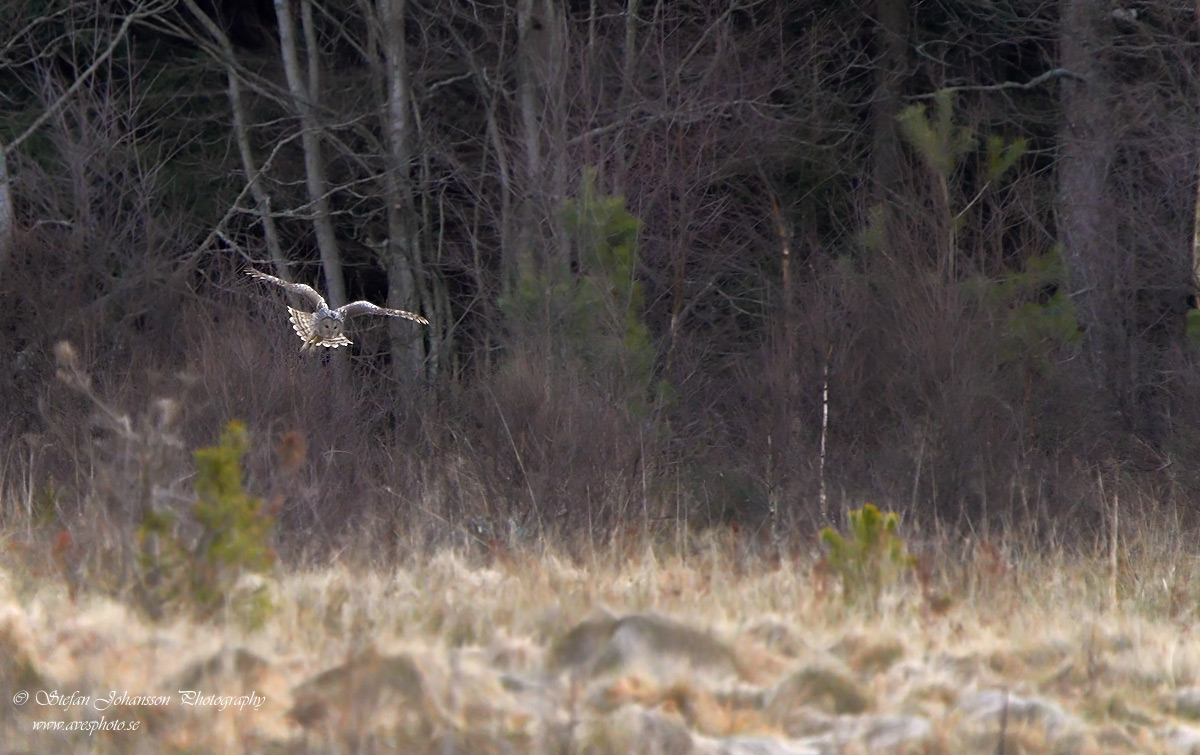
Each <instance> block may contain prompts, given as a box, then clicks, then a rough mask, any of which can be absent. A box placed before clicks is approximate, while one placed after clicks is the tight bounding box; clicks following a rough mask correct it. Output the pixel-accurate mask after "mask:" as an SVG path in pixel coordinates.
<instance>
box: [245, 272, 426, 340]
mask: <svg viewBox="0 0 1200 755" xmlns="http://www.w3.org/2000/svg"><path fill="white" fill-rule="evenodd" d="M246 275H249V276H251V277H253V278H258V279H259V280H264V281H267V282H268V283H274V284H275V285H276V286H281V287H282V288H284V289H286V290H288V291H291V292H292V293H293V294H301V295H302V296H305V297H307V298H308V300H309V301H311V302H312V303H313V304H314V305H316V308H317V311H316V312H303V311H301V310H299V309H293V308H292V307H288V312H291V313H292V329H293V330H295V331H296V335H298V336H300V340H302V341H304V344H303V345H302V346H301V347H300V351H301V352H303V351H305V350H307V349H313V348H315V347H317V346H324V347H326V348H330V349H336V348H337V347H339V346H348V345H350V344H351V343H353V342H352V341H351V340H350V339H349V338H347V337H346V335H345V333H344V331H345V329H346V318H347V317H353V316H355V315H387V316H389V317H403V318H405V319H408V320H412V321H413V322H419V323H421V324H422V325H428V324H429V321H428V320H426V319H425V318H424V317H421V316H420V315H414V314H413V313H412V312H405V311H404V310H402V309H387V308H386V307H377V306H375V305H374V304H372V303H371V302H369V301H353V302H350V303H349V304H344V305H342V306H340V307H338V308H337V309H330V308H329V305H328V304H326V303H325V297H323V296H321V295H320V294H318V293H317V292H316V290H315V289H313V288H312V286H306V285H304V284H303V283H288V282H287V281H285V280H280V279H279V278H276V277H275V276H274V275H267V274H266V273H260V272H259V271H257V270H247V271H246Z"/></svg>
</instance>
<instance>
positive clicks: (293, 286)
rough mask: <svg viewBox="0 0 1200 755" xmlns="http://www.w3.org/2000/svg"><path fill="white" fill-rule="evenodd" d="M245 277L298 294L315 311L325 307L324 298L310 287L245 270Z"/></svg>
mask: <svg viewBox="0 0 1200 755" xmlns="http://www.w3.org/2000/svg"><path fill="white" fill-rule="evenodd" d="M246 275H249V276H250V277H251V278H258V279H259V280H263V281H266V282H267V283H274V284H275V285H276V286H279V287H281V288H283V289H284V290H286V291H291V292H292V293H293V294H300V295H301V296H304V297H306V298H307V299H308V300H309V301H311V302H312V303H313V305H315V306H316V307H317V309H320V308H321V307H324V306H326V305H325V297H324V296H321V295H320V294H318V293H317V291H316V289H314V288H313V287H312V286H306V285H304V284H303V283H288V282H287V281H285V280H283V279H281V278H276V277H275V276H274V275H267V274H266V273H260V272H259V271H257V270H253V269H247V270H246Z"/></svg>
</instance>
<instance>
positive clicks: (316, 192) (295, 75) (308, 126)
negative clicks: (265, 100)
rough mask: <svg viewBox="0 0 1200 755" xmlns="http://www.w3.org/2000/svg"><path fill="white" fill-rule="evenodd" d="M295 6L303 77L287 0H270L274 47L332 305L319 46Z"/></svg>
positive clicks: (335, 281)
mask: <svg viewBox="0 0 1200 755" xmlns="http://www.w3.org/2000/svg"><path fill="white" fill-rule="evenodd" d="M300 8H301V11H300V12H301V16H302V23H303V26H304V34H305V38H306V50H305V51H306V53H307V56H306V57H307V61H306V64H307V73H308V76H307V83H306V82H305V76H304V72H303V71H302V70H301V67H300V58H299V54H298V53H297V42H296V30H295V22H294V20H293V18H292V8H291V0H275V15H276V17H277V18H278V20H279V52H280V57H281V58H282V60H283V70H284V74H285V76H286V77H287V83H288V89H289V90H290V91H291V94H292V107H293V108H294V109H295V111H296V113H297V114H298V115H299V117H300V128H301V143H302V144H303V146H304V176H305V182H306V185H307V186H308V199H309V203H310V205H311V207H312V223H313V229H314V230H315V232H316V236H317V247H318V249H319V250H320V253H321V266H322V269H323V270H324V273H325V290H326V291H327V292H328V294H329V303H330V305H331V306H334V307H337V306H340V305H342V304H345V303H346V284H345V280H344V279H343V277H342V256H341V253H340V252H339V251H338V244H337V237H336V235H335V234H334V230H333V218H332V214H331V211H330V205H329V193H330V189H329V181H328V180H327V179H326V177H325V162H324V159H323V158H322V157H321V135H322V133H323V131H322V128H321V125H320V122H319V119H318V117H317V111H318V98H319V96H320V94H319V93H320V57H319V56H320V48H319V47H318V46H317V44H316V39H315V32H314V31H313V29H312V0H300Z"/></svg>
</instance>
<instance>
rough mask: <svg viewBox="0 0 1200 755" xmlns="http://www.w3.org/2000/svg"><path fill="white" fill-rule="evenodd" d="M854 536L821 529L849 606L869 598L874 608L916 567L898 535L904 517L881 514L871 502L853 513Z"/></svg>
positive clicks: (852, 532)
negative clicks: (880, 596)
mask: <svg viewBox="0 0 1200 755" xmlns="http://www.w3.org/2000/svg"><path fill="white" fill-rule="evenodd" d="M849 519H850V533H849V536H848V537H842V536H841V535H839V534H838V533H837V532H836V531H835V530H833V528H831V527H826V528H825V529H823V530H821V540H822V541H823V542H824V543H825V545H826V547H828V548H829V553H828V555H827V556H826V559H827V562H828V567H829V570H830V571H831V572H832V573H833V574H835V575H837V576H838V578H839V579H840V580H841V583H842V596H843V597H844V598H845V600H846V602H847V603H852V602H855V601H858V600H863V599H865V600H866V601H867V602H868V603H869V604H870V605H872V606H874V605H876V603H877V602H878V599H879V595H880V593H881V592H883V589H884V588H885V587H887V586H888V585H890V584H892V583H893V582H895V581H896V580H897V579H898V578H899V577H900V576H901V575H902V574H903V573H904V572H906V571H908V570H910V569H912V568H913V567H914V566H915V565H916V558H915V557H913V556H911V555H909V554H908V553H907V552H906V550H905V547H904V541H903V540H901V539H900V537H899V536H898V535H897V534H896V528H897V527H899V526H900V515H899V514H897V513H895V512H891V511H889V512H886V513H884V512H881V511H880V510H879V509H877V508H876V507H875V506H874V504H870V503H868V504H867V505H865V506H863V507H862V508H861V509H858V510H855V511H851V512H850V514H849Z"/></svg>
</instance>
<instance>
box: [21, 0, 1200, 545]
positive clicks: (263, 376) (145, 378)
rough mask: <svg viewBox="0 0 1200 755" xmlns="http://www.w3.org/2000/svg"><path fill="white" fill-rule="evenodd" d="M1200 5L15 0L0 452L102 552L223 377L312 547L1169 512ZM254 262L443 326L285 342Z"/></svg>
mask: <svg viewBox="0 0 1200 755" xmlns="http://www.w3.org/2000/svg"><path fill="white" fill-rule="evenodd" d="M1198 41H1200V33H1198V29H1197V8H1196V7H1195V6H1192V5H1188V4H1163V3H1156V2H1127V3H1111V2H1108V0H1013V2H1007V3H993V2H972V1H967V2H948V1H946V2H937V1H933V2H919V3H918V2H910V1H909V0H873V1H871V2H826V1H825V0H812V1H811V2H810V1H809V0H721V1H719V2H718V1H715V0H701V1H695V2H688V1H685V0H674V1H671V2H668V1H667V0H624V1H618V0H574V1H572V2H565V3H560V2H555V1H554V0H495V1H491V2H486V1H479V2H446V1H444V0H324V1H319V0H292V1H289V0H277V1H276V2H274V3H272V2H268V1H267V0H258V1H256V2H219V1H217V2H209V1H207V0H122V1H119V2H80V1H79V0H4V2H3V4H2V5H0V103H2V104H0V108H2V109H0V297H2V299H3V301H4V303H5V306H4V307H3V308H0V335H2V338H0V407H3V410H2V411H0V443H2V445H3V449H0V456H2V457H3V459H4V463H3V470H4V476H5V478H6V480H8V481H9V482H8V484H9V485H14V484H17V483H20V485H19V487H20V489H21V490H23V491H24V495H23V496H21V507H20V508H21V510H22V511H23V512H24V514H25V515H27V516H29V517H32V519H33V520H36V521H41V522H51V523H52V526H50V527H49V528H48V532H50V533H51V534H53V533H55V532H57V533H59V534H58V538H59V539H58V540H57V541H56V542H57V543H58V544H59V545H62V543H63V542H64V541H63V540H62V538H63V535H62V533H63V532H66V533H67V538H68V541H69V542H74V543H75V544H77V545H78V544H90V545H94V546H96V547H97V548H98V549H99V550H98V552H100V553H105V554H107V555H105V556H103V558H106V559H112V558H117V557H119V558H118V560H121V559H126V560H131V559H133V558H134V554H133V550H134V549H135V548H136V546H135V545H132V543H133V542H134V538H132V537H128V535H129V533H130V532H131V531H132V530H131V528H136V527H145V526H146V523H147V521H150V520H151V519H153V517H155V516H157V515H158V514H159V513H161V512H162V511H171V510H173V509H177V508H180V507H183V506H186V505H187V504H188V502H190V501H191V500H192V485H193V482H194V479H193V471H192V470H193V467H192V458H191V452H192V451H193V450H194V449H197V448H203V447H208V446H213V444H215V443H216V442H217V439H218V438H219V437H220V436H221V433H222V428H223V427H225V426H226V423H227V422H229V421H230V420H231V419H238V420H241V421H243V422H244V423H245V426H246V428H247V429H248V435H247V437H248V438H249V439H250V440H249V442H248V444H247V445H246V447H245V448H246V455H245V458H244V463H245V465H246V487H247V489H248V490H255V491H260V492H262V493H263V494H264V495H268V501H269V502H272V505H273V507H274V508H273V509H272V515H273V516H275V517H276V521H275V530H276V538H277V547H278V549H279V550H280V552H281V553H283V554H285V555H290V556H299V555H320V554H329V553H336V552H339V550H340V549H341V548H342V546H345V545H349V544H353V545H354V548H355V549H359V550H360V551H361V550H363V549H365V550H366V551H367V552H368V553H369V554H371V557H372V558H374V557H376V556H378V557H379V558H381V559H387V558H389V557H391V556H393V555H395V554H396V551H397V549H399V548H401V547H405V546H407V544H411V543H412V542H413V538H414V537H415V538H416V539H418V540H423V541H424V542H428V543H431V544H435V543H445V542H468V543H472V542H474V543H489V542H497V541H509V540H522V539H527V538H531V537H539V536H550V537H559V538H562V539H564V540H566V541H570V540H572V539H573V538H575V537H576V536H578V535H580V534H582V535H585V536H586V537H588V538H592V539H595V538H597V537H600V538H604V537H608V536H610V535H612V534H614V533H619V532H625V531H627V530H629V529H631V528H638V529H639V530H642V531H649V532H677V531H680V530H681V529H688V530H694V529H702V528H707V527H712V526H718V525H719V526H728V527H732V528H733V529H735V530H738V531H740V532H746V533H749V534H750V535H751V536H753V537H756V538H761V539H763V540H765V539H766V538H767V537H769V536H773V537H774V538H775V541H776V542H779V543H785V542H789V541H792V540H795V538H793V535H803V536H804V537H810V536H811V535H813V534H814V533H815V532H816V529H817V526H819V525H822V524H824V523H826V522H827V521H837V520H839V518H840V512H841V511H843V510H844V509H847V508H856V509H857V508H859V507H860V506H861V505H862V504H863V503H864V502H866V501H873V502H875V503H877V504H878V505H879V506H880V508H882V509H889V510H892V511H896V512H900V513H902V514H903V515H904V516H905V517H906V521H909V522H912V523H914V524H915V525H916V526H918V527H922V526H923V527H929V528H941V529H945V530H946V531H949V532H980V533H982V534H983V535H984V536H986V535H987V533H989V532H993V531H995V530H996V529H997V528H1000V527H1004V528H1012V527H1019V528H1022V529H1023V531H1030V532H1033V533H1035V534H1037V533H1041V535H1050V536H1065V537H1066V539H1067V540H1068V541H1071V540H1078V541H1080V542H1087V541H1090V539H1091V537H1092V536H1098V535H1099V534H1100V533H1101V532H1102V531H1103V530H1104V528H1105V526H1106V522H1107V521H1108V513H1107V512H1108V508H1107V507H1108V505H1109V503H1110V502H1111V501H1112V500H1113V499H1114V498H1117V497H1119V498H1120V499H1121V500H1124V501H1131V502H1133V503H1132V504H1129V510H1128V512H1123V514H1122V515H1123V516H1133V517H1134V518H1137V517H1155V518H1159V519H1162V518H1165V519H1167V520H1169V521H1171V522H1174V523H1175V524H1176V525H1179V526H1182V525H1186V524H1187V523H1188V522H1190V521H1191V520H1192V518H1193V512H1194V510H1195V504H1194V501H1195V493H1196V490H1197V486H1198V485H1200V464H1198V463H1197V461H1198V459H1200V447H1198V444H1200V379H1198V374H1197V371H1196V364H1195V363H1196V359H1197V354H1198V352H1197V348H1198V346H1200V343H1198V341H1197V339H1198V338H1200V319H1197V317H1198V315H1197V310H1196V309H1195V305H1196V300H1195V266H1196V259H1197V254H1198V253H1200V252H1198V248H1197V247H1198V245H1200V243H1198V239H1200V235H1198V234H1197V210H1198V207H1200V204H1198V201H1197V199H1198V195H1197V185H1198V165H1200V117H1198V116H1200V86H1198V83H1200V79H1198V73H1200V50H1198V47H1197V42H1198ZM248 267H255V268H257V269H260V270H264V271H267V272H272V273H273V274H275V275H279V276H281V277H287V278H289V279H291V280H297V281H301V282H306V283H309V284H312V285H315V286H317V287H318V288H319V289H321V290H322V291H324V292H325V293H326V294H327V296H328V298H330V300H331V303H333V304H334V305H335V306H336V305H337V304H341V303H344V302H345V301H347V300H352V299H357V298H366V299H370V300H372V301H375V302H377V303H380V304H386V305H387V306H392V307H399V308H403V309H408V310H412V311H416V312H419V313H421V314H422V315H424V316H425V317H427V318H428V319H429V321H430V323H431V325H430V327H429V328H428V329H419V328H417V327H416V326H414V325H413V324H412V323H409V322H407V321H404V322H401V321H397V322H395V323H390V322H388V323H383V322H372V321H371V320H370V319H369V318H366V319H359V320H357V321H355V322H354V323H353V327H352V332H351V333H350V335H351V338H352V339H353V340H354V341H355V345H354V346H353V347H352V348H351V349H348V350H347V349H342V350H339V352H327V353H325V354H322V355H320V356H319V358H312V357H301V356H299V355H298V354H297V353H296V352H297V348H298V346H299V344H298V342H297V341H296V339H295V337H294V335H293V334H292V333H291V330H290V327H289V326H288V325H287V324H286V322H285V317H284V309H283V306H282V301H281V299H282V294H281V293H280V292H278V291H275V290H266V288H267V287H263V286H261V285H260V284H258V283H257V282H255V281H252V280H250V279H248V278H246V277H245V276H244V275H243V274H242V273H243V271H244V270H245V269H247V268H248ZM63 342H66V343H69V344H70V346H69V347H68V346H61V345H60V346H59V347H58V348H57V350H56V348H55V347H56V344H62V343H63ZM347 351H348V352H349V353H346V352H347ZM6 511H8V516H12V515H13V512H12V511H9V510H8V509H6ZM814 525H816V526H814ZM120 533H124V535H122V536H120V537H117V536H115V535H118V534H120ZM400 533H404V535H403V537H401V536H400ZM1041 535H1038V536H1039V537H1040V536H1041ZM1035 542H1036V539H1035ZM114 554H116V555H114ZM121 554H124V555H121ZM97 558H99V556H97Z"/></svg>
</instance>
